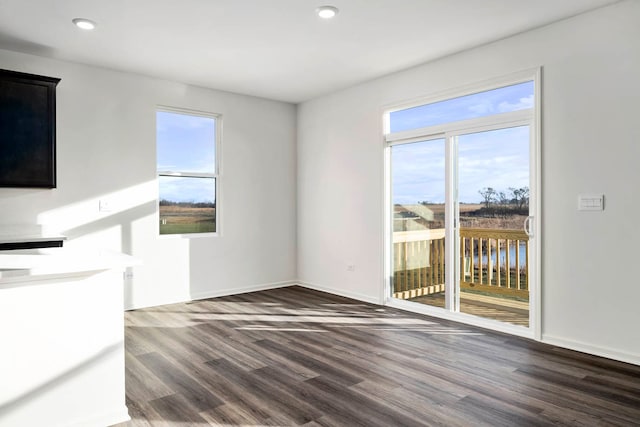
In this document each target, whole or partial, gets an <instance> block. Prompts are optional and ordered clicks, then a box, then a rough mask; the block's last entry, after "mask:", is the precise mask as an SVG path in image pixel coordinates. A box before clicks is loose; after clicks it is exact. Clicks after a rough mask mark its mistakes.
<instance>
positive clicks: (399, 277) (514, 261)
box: [393, 228, 529, 299]
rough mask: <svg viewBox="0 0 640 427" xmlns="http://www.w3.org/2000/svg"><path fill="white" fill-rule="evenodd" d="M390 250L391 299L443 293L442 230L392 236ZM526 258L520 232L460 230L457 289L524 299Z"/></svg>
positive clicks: (525, 241)
mask: <svg viewBox="0 0 640 427" xmlns="http://www.w3.org/2000/svg"><path fill="white" fill-rule="evenodd" d="M393 246H394V247H393V249H394V250H393V253H394V269H393V271H394V274H393V286H394V292H393V296H394V298H400V299H409V298H415V297H418V296H423V295H430V294H434V293H439V292H444V283H445V277H444V274H445V263H444V260H445V241H444V229H435V230H421V231H400V232H395V233H393ZM521 248H522V249H521ZM512 250H513V252H514V253H513V254H512V253H511V252H512ZM521 250H524V254H522V255H521V253H520V252H521ZM528 259H529V237H528V236H527V234H526V233H525V232H524V231H520V230H502V229H484V228H461V229H460V288H461V289H474V290H478V291H483V292H487V293H490V294H502V295H512V296H517V297H520V298H528V296H529V273H528V272H529V264H528Z"/></svg>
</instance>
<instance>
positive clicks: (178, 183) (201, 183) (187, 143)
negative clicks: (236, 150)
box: [156, 108, 220, 235]
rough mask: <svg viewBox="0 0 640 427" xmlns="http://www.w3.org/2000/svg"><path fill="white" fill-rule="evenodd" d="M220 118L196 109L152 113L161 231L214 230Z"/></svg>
mask: <svg viewBox="0 0 640 427" xmlns="http://www.w3.org/2000/svg"><path fill="white" fill-rule="evenodd" d="M219 121H220V116H218V115H216V114H210V113H203V112H199V111H191V110H180V109H171V108H159V109H158V110H157V111H156V144H157V174H158V194H159V203H158V205H159V209H158V210H159V217H160V224H159V233H160V234H164V235H166V234H194V233H215V232H216V231H217V229H218V224H217V215H216V210H217V208H218V206H217V203H216V194H217V193H218V191H217V190H218V185H219V182H218V181H219V177H218V156H217V147H218V146H219V143H220V141H219V135H220V132H219V127H220V123H219Z"/></svg>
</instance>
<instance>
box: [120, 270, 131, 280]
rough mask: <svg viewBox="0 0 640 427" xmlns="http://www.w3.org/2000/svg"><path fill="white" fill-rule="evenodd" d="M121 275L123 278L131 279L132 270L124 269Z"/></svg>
mask: <svg viewBox="0 0 640 427" xmlns="http://www.w3.org/2000/svg"><path fill="white" fill-rule="evenodd" d="M122 277H123V279H124V280H133V271H125V272H124V273H123V274H122Z"/></svg>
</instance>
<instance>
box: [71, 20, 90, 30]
mask: <svg viewBox="0 0 640 427" xmlns="http://www.w3.org/2000/svg"><path fill="white" fill-rule="evenodd" d="M71 22H73V23H74V24H75V25H76V27H78V28H82V29H83V30H93V29H94V28H96V23H95V22H93V21H92V20H90V19H85V18H74V19H72V20H71Z"/></svg>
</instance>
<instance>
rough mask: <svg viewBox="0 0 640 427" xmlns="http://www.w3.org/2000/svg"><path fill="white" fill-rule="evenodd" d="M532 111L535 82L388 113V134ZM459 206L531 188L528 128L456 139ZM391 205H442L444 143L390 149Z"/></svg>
mask: <svg viewBox="0 0 640 427" xmlns="http://www.w3.org/2000/svg"><path fill="white" fill-rule="evenodd" d="M532 106H533V82H527V83H522V84H519V85H513V86H507V87H504V88H500V89H496V90H492V91H488V92H482V93H479V94H472V95H468V96H464V97H460V98H455V99H451V100H447V101H442V102H437V103H434V104H429V105H422V106H419V107H415V108H410V109H406V110H401V111H397V112H394V113H391V114H390V125H391V131H392V132H397V131H403V130H409V129H416V128H421V127H426V126H432V125H436V124H442V123H451V122H455V121H459V120H466V119H471V118H477V117H483V116H487V115H491V114H497V113H504V112H509V111H517V110H521V109H525V108H531V107H532ZM458 156H459V168H458V180H459V187H458V192H459V193H458V194H459V201H460V202H465V203H479V202H481V201H482V197H481V196H480V194H479V193H478V191H479V190H480V189H482V188H485V187H493V188H494V189H496V190H497V191H505V193H507V194H508V188H509V187H515V188H520V187H525V186H529V127H528V126H520V127H515V128H507V129H500V130H495V131H489V132H482V133H475V134H467V135H461V136H460V137H459V138H458ZM391 162H392V192H393V203H394V204H395V203H399V204H413V203H418V202H421V201H428V202H431V203H444V200H445V141H444V139H438V140H432V141H423V142H416V143H412V144H404V145H396V146H393V147H392V149H391Z"/></svg>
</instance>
